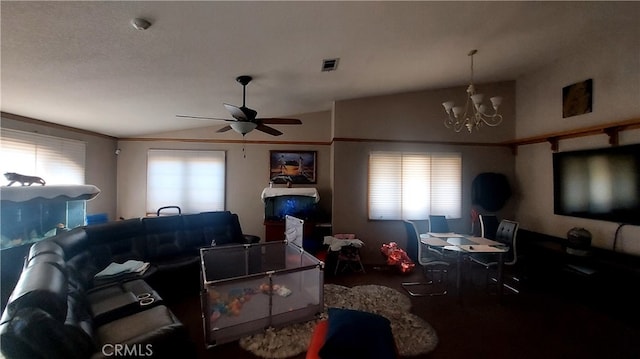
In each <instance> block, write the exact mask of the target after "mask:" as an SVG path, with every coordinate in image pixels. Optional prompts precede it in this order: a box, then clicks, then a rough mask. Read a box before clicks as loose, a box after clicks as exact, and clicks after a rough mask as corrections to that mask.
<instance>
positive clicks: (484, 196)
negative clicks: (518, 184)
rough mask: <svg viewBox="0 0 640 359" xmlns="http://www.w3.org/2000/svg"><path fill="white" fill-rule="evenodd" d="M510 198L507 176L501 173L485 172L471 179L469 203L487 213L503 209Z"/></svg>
mask: <svg viewBox="0 0 640 359" xmlns="http://www.w3.org/2000/svg"><path fill="white" fill-rule="evenodd" d="M510 197H511V187H510V186H509V180H507V176H505V175H503V174H502V173H493V172H485V173H481V174H479V175H477V176H476V178H474V179H473V182H472V184H471V203H472V204H476V205H478V206H480V207H482V208H484V209H485V210H487V211H489V212H496V211H498V210H500V209H501V208H502V207H504V204H505V203H506V202H507V200H508V199H509V198H510Z"/></svg>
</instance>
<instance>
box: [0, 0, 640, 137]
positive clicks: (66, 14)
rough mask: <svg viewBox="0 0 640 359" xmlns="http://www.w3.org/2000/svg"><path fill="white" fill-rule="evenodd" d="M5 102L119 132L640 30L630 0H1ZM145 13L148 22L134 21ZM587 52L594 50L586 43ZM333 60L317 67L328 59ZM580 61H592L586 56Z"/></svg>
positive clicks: (512, 60) (424, 83)
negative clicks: (245, 80)
mask: <svg viewBox="0 0 640 359" xmlns="http://www.w3.org/2000/svg"><path fill="white" fill-rule="evenodd" d="M0 4H1V5H0V6H1V16H2V18H1V21H2V22H1V36H2V38H1V40H2V42H1V46H2V48H1V56H2V57H1V61H2V62H1V64H0V65H1V67H0V68H1V71H2V72H1V80H2V82H1V86H2V87H1V90H2V92H1V96H2V97H1V100H2V102H1V109H2V111H4V112H9V113H14V114H18V115H22V116H27V117H33V118H36V119H41V120H44V121H49V122H54V123H58V124H63V125H67V126H73V127H78V128H82V129H87V130H91V131H96V132H99V133H104V134H108V135H112V136H117V137H127V136H136V135H144V134H151V133H158V132H165V131H173V130H179V129H188V128H197V127H203V126H210V125H211V124H210V123H203V122H202V121H196V120H186V119H180V118H176V117H175V115H176V114H188V115H197V116H210V117H222V118H229V114H228V113H227V111H226V110H225V108H224V107H223V105H222V104H223V103H225V102H226V103H231V104H236V105H241V104H242V88H241V86H240V85H239V84H237V83H236V81H235V78H236V76H238V75H244V74H247V75H251V76H253V77H254V80H253V82H251V83H250V84H249V86H248V87H247V106H249V107H251V108H254V109H256V110H258V111H259V114H260V116H261V117H265V116H269V117H272V116H292V115H296V114H302V113H309V112H317V111H326V110H329V109H331V104H332V102H333V101H337V100H341V99H349V98H360V97H366V96H372V95H382V94H390V93H399V92H406V91H414V90H420V89H437V88H446V87H453V86H462V85H465V84H466V83H467V82H468V79H469V58H468V56H467V53H468V52H469V50H471V49H478V54H477V55H476V56H475V58H474V61H475V64H474V65H475V72H476V73H475V75H476V78H475V80H476V82H477V83H482V82H495V81H503V80H515V79H517V77H518V76H520V75H522V74H526V73H530V72H532V71H535V70H536V69H537V68H540V67H542V66H546V65H549V64H552V63H553V62H554V61H556V60H557V59H559V58H561V57H563V56H567V55H569V54H571V53H574V52H576V51H583V50H585V49H588V48H589V46H591V44H592V43H594V42H595V43H597V41H598V40H599V39H601V38H602V37H603V36H604V35H605V34H606V35H607V36H610V35H611V34H612V33H613V34H615V33H616V32H623V31H636V32H638V31H640V30H639V27H638V20H639V11H640V3H638V2H627V3H617V2H479V1H478V2H456V1H453V2H322V1H320V2H312V1H310V2H180V1H171V2H152V1H131V2H128V1H118V2H108V1H95V2H94V1H87V2H10V1H2V2H1V3H0ZM138 17H140V18H145V19H148V20H149V21H150V22H151V23H152V25H151V27H150V28H149V29H147V30H136V29H135V28H134V27H133V26H131V21H132V19H134V18H138ZM593 51H598V50H597V48H594V49H593ZM329 58H339V59H340V60H339V63H338V68H337V70H335V71H330V72H322V71H321V66H322V61H323V59H329ZM585 61H588V59H585Z"/></svg>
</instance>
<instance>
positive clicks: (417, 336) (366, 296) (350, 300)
mask: <svg viewBox="0 0 640 359" xmlns="http://www.w3.org/2000/svg"><path fill="white" fill-rule="evenodd" d="M329 307H337V308H346V309H354V310H361V311H365V312H370V313H375V314H379V315H381V316H383V317H385V318H387V319H389V321H390V322H391V330H392V332H393V337H394V339H395V341H396V345H397V346H398V351H399V354H400V355H401V356H413V355H418V354H426V353H429V352H431V351H432V350H433V349H435V347H436V345H437V344H438V336H437V335H436V332H435V330H434V329H433V328H432V327H431V325H429V323H427V322H426V321H424V320H423V319H421V318H420V317H418V316H416V315H414V314H411V313H409V310H410V309H411V301H410V300H409V298H408V297H407V296H405V295H404V294H402V293H400V292H398V291H397V290H395V289H392V288H389V287H384V286H379V285H361V286H356V287H353V288H349V287H343V286H340V285H335V284H325V285H324V308H325V311H324V313H322V314H321V315H320V317H319V319H316V320H312V321H308V322H304V323H298V324H294V325H290V326H287V327H284V328H280V329H274V328H269V329H267V330H266V331H265V332H264V333H259V334H255V335H251V336H246V337H244V338H242V339H240V341H239V344H240V347H242V348H243V349H245V350H247V351H249V352H251V353H253V354H255V355H257V356H259V357H262V358H289V357H292V356H296V355H298V354H301V353H304V352H306V351H307V347H308V346H309V342H310V341H311V335H312V334H313V329H314V327H315V325H316V323H317V322H318V320H320V319H323V318H326V317H327V308H329Z"/></svg>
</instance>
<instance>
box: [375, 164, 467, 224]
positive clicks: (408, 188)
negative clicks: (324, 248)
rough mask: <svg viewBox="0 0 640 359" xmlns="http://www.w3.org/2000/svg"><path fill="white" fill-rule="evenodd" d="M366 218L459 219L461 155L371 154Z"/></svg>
mask: <svg viewBox="0 0 640 359" xmlns="http://www.w3.org/2000/svg"><path fill="white" fill-rule="evenodd" d="M368 197H369V198H368V200H369V206H368V207H369V219H377V220H400V219H412V220H420V219H427V218H428V217H429V214H443V215H446V216H447V217H449V218H460V216H461V212H462V209H461V207H462V156H461V155H460V154H459V153H407V152H371V153H370V155H369V194H368Z"/></svg>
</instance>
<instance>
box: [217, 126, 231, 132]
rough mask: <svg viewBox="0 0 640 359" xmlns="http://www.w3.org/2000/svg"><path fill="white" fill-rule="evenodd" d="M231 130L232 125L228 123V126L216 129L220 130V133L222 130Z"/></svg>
mask: <svg viewBox="0 0 640 359" xmlns="http://www.w3.org/2000/svg"><path fill="white" fill-rule="evenodd" d="M229 130H231V126H229V125H226V126H224V127H222V128H220V129H219V130H218V131H216V132H218V133H220V132H227V131H229Z"/></svg>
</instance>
